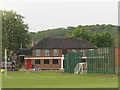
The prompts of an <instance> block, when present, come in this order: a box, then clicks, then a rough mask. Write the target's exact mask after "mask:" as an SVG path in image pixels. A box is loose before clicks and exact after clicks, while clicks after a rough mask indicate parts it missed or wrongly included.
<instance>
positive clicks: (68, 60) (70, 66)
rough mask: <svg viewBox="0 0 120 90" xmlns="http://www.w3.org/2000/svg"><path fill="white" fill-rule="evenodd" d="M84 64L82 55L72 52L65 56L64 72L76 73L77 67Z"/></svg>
mask: <svg viewBox="0 0 120 90" xmlns="http://www.w3.org/2000/svg"><path fill="white" fill-rule="evenodd" d="M80 62H82V53H80V52H79V53H74V52H70V53H69V54H68V55H65V59H64V66H65V67H64V70H65V72H67V73H74V68H75V66H76V65H77V64H78V63H80Z"/></svg>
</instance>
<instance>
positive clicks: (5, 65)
mask: <svg viewBox="0 0 120 90" xmlns="http://www.w3.org/2000/svg"><path fill="white" fill-rule="evenodd" d="M5 76H7V49H5Z"/></svg>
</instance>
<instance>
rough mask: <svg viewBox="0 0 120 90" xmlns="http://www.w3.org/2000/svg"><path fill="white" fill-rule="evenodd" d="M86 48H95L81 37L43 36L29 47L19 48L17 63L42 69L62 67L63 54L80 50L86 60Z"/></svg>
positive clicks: (84, 60)
mask: <svg viewBox="0 0 120 90" xmlns="http://www.w3.org/2000/svg"><path fill="white" fill-rule="evenodd" d="M88 49H97V47H96V46H94V45H92V44H91V43H89V42H88V41H86V40H84V39H83V38H71V37H70V38H69V37H67V38H65V37H57V38H53V37H48V38H43V39H42V40H41V41H40V42H39V43H38V44H36V45H35V46H33V47H32V48H30V49H20V50H19V54H18V55H19V59H18V61H17V62H18V65H19V66H20V67H24V68H26V69H31V68H34V69H35V68H36V67H39V66H41V68H42V69H63V68H64V55H66V54H68V53H69V52H81V53H82V54H83V62H86V58H85V57H86V52H87V51H88Z"/></svg>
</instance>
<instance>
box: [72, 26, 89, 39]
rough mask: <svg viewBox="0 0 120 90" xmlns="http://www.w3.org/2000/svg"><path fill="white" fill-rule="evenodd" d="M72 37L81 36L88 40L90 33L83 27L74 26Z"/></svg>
mask: <svg viewBox="0 0 120 90" xmlns="http://www.w3.org/2000/svg"><path fill="white" fill-rule="evenodd" d="M72 37H81V38H84V39H86V40H88V41H89V38H90V35H89V33H88V32H87V31H85V30H84V29H83V28H76V29H74V30H73V33H72Z"/></svg>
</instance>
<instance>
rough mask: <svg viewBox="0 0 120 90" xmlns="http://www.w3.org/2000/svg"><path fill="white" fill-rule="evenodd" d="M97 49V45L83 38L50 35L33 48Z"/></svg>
mask: <svg viewBox="0 0 120 90" xmlns="http://www.w3.org/2000/svg"><path fill="white" fill-rule="evenodd" d="M53 48H54V49H95V48H96V47H95V46H94V45H92V44H91V43H89V42H88V41H86V40H84V39H83V38H65V37H57V38H53V37H48V38H44V39H42V40H41V41H40V42H39V43H38V44H36V45H35V46H34V47H33V48H32V49H53Z"/></svg>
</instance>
